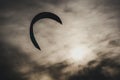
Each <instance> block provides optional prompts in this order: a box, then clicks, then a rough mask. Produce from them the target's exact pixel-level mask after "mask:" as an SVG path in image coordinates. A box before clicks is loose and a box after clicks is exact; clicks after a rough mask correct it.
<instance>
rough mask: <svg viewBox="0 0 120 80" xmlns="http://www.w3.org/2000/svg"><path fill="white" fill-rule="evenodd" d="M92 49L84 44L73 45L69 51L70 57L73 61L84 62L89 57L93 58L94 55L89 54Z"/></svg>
mask: <svg viewBox="0 0 120 80" xmlns="http://www.w3.org/2000/svg"><path fill="white" fill-rule="evenodd" d="M91 53H92V51H91V50H90V49H89V48H87V47H84V46H81V47H80V46H79V47H75V48H73V49H72V50H71V51H70V59H71V62H73V63H76V62H77V63H81V64H85V63H87V61H89V60H90V59H92V58H94V55H93V54H92V55H90V54H91Z"/></svg>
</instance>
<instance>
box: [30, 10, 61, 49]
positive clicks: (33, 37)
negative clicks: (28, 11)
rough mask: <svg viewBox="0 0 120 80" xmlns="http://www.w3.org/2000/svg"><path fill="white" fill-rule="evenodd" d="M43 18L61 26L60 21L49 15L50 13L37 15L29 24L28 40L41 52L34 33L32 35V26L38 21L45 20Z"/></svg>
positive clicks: (54, 15) (53, 15) (56, 17)
mask: <svg viewBox="0 0 120 80" xmlns="http://www.w3.org/2000/svg"><path fill="white" fill-rule="evenodd" d="M45 18H48V19H52V20H54V21H56V22H58V23H60V24H62V21H61V19H60V18H59V17H58V16H57V15H56V14H54V13H51V12H42V13H39V14H37V15H36V16H35V17H34V18H33V19H32V21H31V24H30V39H31V41H32V43H33V45H34V46H35V47H36V48H37V49H39V50H41V48H40V46H39V45H38V43H37V41H36V39H35V36H34V33H33V26H34V24H35V23H36V22H37V21H38V20H41V19H45Z"/></svg>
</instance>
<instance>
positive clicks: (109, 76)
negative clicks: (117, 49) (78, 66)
mask: <svg viewBox="0 0 120 80" xmlns="http://www.w3.org/2000/svg"><path fill="white" fill-rule="evenodd" d="M96 63H97V64H98V65H97V66H94V65H95V64H96ZM88 64H89V65H88V67H85V68H84V69H83V70H80V71H78V73H76V74H74V75H71V76H70V77H69V79H68V80H82V79H83V80H119V79H120V64H118V63H115V62H114V61H113V60H111V59H103V60H102V61H91V62H89V63H88ZM93 66H94V67H93Z"/></svg>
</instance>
